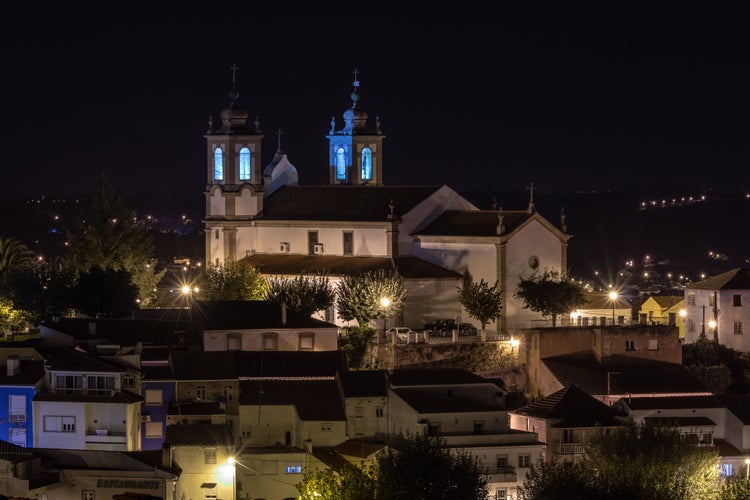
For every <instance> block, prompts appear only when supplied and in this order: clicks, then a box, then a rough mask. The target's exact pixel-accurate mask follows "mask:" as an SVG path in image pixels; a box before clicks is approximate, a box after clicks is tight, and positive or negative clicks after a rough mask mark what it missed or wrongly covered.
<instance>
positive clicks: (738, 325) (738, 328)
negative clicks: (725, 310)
mask: <svg viewBox="0 0 750 500" xmlns="http://www.w3.org/2000/svg"><path fill="white" fill-rule="evenodd" d="M734 333H735V334H737V335H740V334H742V321H735V322H734Z"/></svg>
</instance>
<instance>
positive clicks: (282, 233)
mask: <svg viewBox="0 0 750 500" xmlns="http://www.w3.org/2000/svg"><path fill="white" fill-rule="evenodd" d="M257 231H258V239H257V243H256V244H255V248H256V250H257V252H259V253H286V252H282V251H281V247H280V244H281V243H282V242H286V243H289V252H288V253H291V254H301V255H307V254H308V233H309V232H310V231H317V232H318V242H319V243H322V244H323V255H343V254H344V232H347V231H351V232H353V233H354V255H359V256H384V255H386V254H387V246H386V243H387V239H386V233H385V230H384V229H383V228H347V227H341V226H339V227H329V228H327V227H320V226H286V227H268V226H262V227H258V228H257ZM243 256H244V252H243Z"/></svg>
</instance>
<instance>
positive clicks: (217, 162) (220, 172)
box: [214, 148, 224, 181]
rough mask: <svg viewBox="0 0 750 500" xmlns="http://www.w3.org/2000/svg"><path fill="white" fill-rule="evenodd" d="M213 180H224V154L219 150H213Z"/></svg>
mask: <svg viewBox="0 0 750 500" xmlns="http://www.w3.org/2000/svg"><path fill="white" fill-rule="evenodd" d="M214 180H215V181H223V180H224V152H223V151H222V150H221V148H216V149H214Z"/></svg>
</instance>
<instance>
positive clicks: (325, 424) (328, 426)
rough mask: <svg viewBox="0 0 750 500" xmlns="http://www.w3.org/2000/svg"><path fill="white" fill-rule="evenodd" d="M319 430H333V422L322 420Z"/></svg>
mask: <svg viewBox="0 0 750 500" xmlns="http://www.w3.org/2000/svg"><path fill="white" fill-rule="evenodd" d="M320 430H321V431H323V432H333V424H332V423H331V422H323V423H322V424H320Z"/></svg>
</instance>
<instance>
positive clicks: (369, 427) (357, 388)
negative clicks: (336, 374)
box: [340, 370, 389, 443]
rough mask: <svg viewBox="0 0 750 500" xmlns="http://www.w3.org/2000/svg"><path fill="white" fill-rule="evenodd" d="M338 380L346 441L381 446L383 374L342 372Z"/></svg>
mask: <svg viewBox="0 0 750 500" xmlns="http://www.w3.org/2000/svg"><path fill="white" fill-rule="evenodd" d="M340 376H341V386H342V389H343V392H344V405H345V413H346V435H347V436H348V438H349V439H353V440H360V441H361V442H364V441H367V442H377V443H383V442H385V439H386V437H387V434H388V418H389V411H388V401H389V399H388V376H387V373H386V372H385V370H357V371H345V372H342V373H341V374H340Z"/></svg>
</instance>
